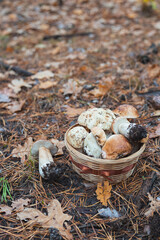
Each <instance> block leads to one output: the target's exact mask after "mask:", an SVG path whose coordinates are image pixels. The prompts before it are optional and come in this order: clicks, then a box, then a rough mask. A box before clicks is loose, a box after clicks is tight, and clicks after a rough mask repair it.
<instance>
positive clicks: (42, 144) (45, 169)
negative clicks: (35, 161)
mask: <svg viewBox="0 0 160 240" xmlns="http://www.w3.org/2000/svg"><path fill="white" fill-rule="evenodd" d="M57 150H58V149H57V147H56V146H55V145H54V144H53V143H51V142H50V141H47V140H39V141H37V142H35V143H34V144H33V146H32V149H31V154H32V155H33V156H34V157H37V156H39V173H40V175H41V177H42V178H44V179H46V180H49V179H56V178H59V177H60V176H61V174H62V170H61V168H58V167H57V166H56V164H55V163H54V161H53V158H52V156H54V155H55V154H56V153H57Z"/></svg>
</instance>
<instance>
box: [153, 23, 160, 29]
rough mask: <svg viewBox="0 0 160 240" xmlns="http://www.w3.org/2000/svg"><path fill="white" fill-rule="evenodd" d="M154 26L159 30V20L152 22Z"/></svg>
mask: <svg viewBox="0 0 160 240" xmlns="http://www.w3.org/2000/svg"><path fill="white" fill-rule="evenodd" d="M154 27H155V28H156V29H158V30H160V21H159V22H156V23H155V24H154Z"/></svg>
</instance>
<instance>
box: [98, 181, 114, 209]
mask: <svg viewBox="0 0 160 240" xmlns="http://www.w3.org/2000/svg"><path fill="white" fill-rule="evenodd" d="M111 189H112V186H111V185H110V184H109V182H108V181H104V182H103V183H98V184H97V190H96V194H97V199H98V200H99V201H100V202H101V203H102V204H103V205H104V206H107V202H108V200H109V198H110V197H111Z"/></svg>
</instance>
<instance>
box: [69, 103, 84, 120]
mask: <svg viewBox="0 0 160 240" xmlns="http://www.w3.org/2000/svg"><path fill="white" fill-rule="evenodd" d="M85 110H86V109H85V108H72V107H69V106H66V113H67V115H68V117H71V118H72V117H76V116H78V115H80V114H81V113H82V112H84V111H85Z"/></svg>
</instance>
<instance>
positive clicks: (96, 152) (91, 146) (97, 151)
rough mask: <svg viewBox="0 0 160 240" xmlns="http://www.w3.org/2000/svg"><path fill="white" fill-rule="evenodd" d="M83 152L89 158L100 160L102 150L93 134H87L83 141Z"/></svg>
mask: <svg viewBox="0 0 160 240" xmlns="http://www.w3.org/2000/svg"><path fill="white" fill-rule="evenodd" d="M84 152H85V153H86V154H87V155H88V156H91V157H94V158H100V156H101V153H102V149H101V147H100V146H99V145H98V143H97V141H96V139H95V137H94V135H93V133H89V134H88V135H87V137H86V138H85V140H84Z"/></svg>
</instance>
